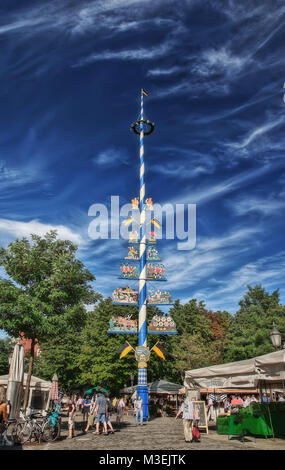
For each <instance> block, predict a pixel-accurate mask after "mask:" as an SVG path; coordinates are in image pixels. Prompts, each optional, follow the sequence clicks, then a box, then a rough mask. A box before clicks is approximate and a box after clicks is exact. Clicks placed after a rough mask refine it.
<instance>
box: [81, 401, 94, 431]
mask: <svg viewBox="0 0 285 470" xmlns="http://www.w3.org/2000/svg"><path fill="white" fill-rule="evenodd" d="M95 411H96V401H94V402H93V405H92V407H91V409H90V413H89V415H88V420H87V426H86V428H85V429H84V432H85V433H86V432H88V431H89V428H90V427H92V426H93V424H94V421H95V418H96V412H95Z"/></svg>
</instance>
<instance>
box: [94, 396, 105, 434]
mask: <svg viewBox="0 0 285 470" xmlns="http://www.w3.org/2000/svg"><path fill="white" fill-rule="evenodd" d="M107 413H108V403H107V399H106V397H105V395H104V394H103V393H102V392H101V393H98V395H97V400H96V403H95V414H96V420H95V422H96V431H95V432H94V433H93V434H100V433H99V426H100V423H103V434H104V435H105V436H108V430H107V420H106V415H107Z"/></svg>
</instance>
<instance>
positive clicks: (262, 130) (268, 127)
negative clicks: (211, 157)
mask: <svg viewBox="0 0 285 470" xmlns="http://www.w3.org/2000/svg"><path fill="white" fill-rule="evenodd" d="M280 124H284V118H283V117H280V118H278V119H276V120H273V121H270V122H268V123H266V124H264V125H262V126H259V127H256V128H255V129H254V130H252V131H251V132H250V133H249V134H248V136H247V137H245V138H244V139H243V140H242V142H240V143H230V144H228V145H229V146H231V147H233V148H237V149H244V148H245V147H247V146H248V145H250V144H251V143H252V142H253V141H254V140H256V139H257V138H258V137H260V136H262V135H263V134H265V133H267V132H268V131H270V130H271V129H274V128H275V127H278V126H280Z"/></svg>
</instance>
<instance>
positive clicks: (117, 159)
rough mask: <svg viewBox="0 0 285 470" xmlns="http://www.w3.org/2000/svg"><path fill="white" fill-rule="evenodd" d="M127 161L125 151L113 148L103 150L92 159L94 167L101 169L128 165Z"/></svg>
mask: <svg viewBox="0 0 285 470" xmlns="http://www.w3.org/2000/svg"><path fill="white" fill-rule="evenodd" d="M128 161H129V158H128V154H127V152H126V150H122V149H117V148H115V147H111V148H109V149H106V150H103V151H102V152H100V153H99V154H98V155H97V156H96V157H94V158H93V159H92V162H93V163H94V164H95V165H97V166H102V167H105V166H106V167H110V166H113V165H119V164H121V163H124V164H128Z"/></svg>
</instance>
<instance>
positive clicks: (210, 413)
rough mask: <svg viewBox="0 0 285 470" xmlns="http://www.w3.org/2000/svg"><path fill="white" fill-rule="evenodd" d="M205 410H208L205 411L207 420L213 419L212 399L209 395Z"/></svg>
mask: <svg viewBox="0 0 285 470" xmlns="http://www.w3.org/2000/svg"><path fill="white" fill-rule="evenodd" d="M207 411H208V413H207V419H208V421H215V414H214V400H213V398H212V397H211V396H209V397H208V404H207Z"/></svg>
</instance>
